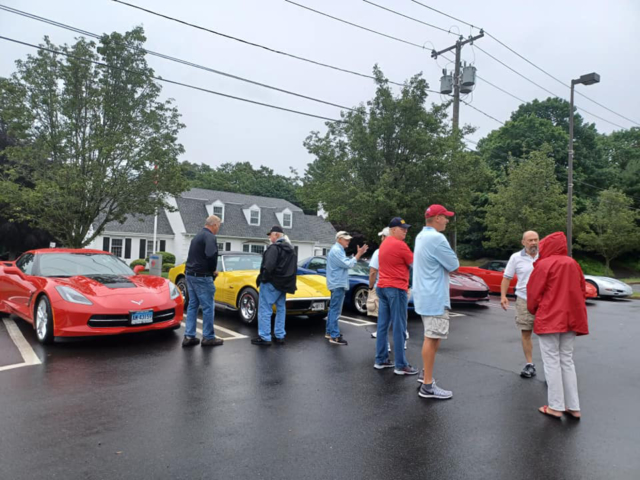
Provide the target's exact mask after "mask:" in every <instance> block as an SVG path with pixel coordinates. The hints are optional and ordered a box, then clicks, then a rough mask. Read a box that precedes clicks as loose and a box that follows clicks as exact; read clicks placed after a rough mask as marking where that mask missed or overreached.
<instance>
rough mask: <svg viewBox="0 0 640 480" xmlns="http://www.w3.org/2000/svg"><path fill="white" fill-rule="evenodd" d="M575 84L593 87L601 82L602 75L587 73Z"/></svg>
mask: <svg viewBox="0 0 640 480" xmlns="http://www.w3.org/2000/svg"><path fill="white" fill-rule="evenodd" d="M574 82H575V83H581V84H582V85H593V84H594V83H599V82H600V75H598V74H597V73H595V72H593V73H587V74H586V75H582V76H581V77H580V78H579V79H578V80H574Z"/></svg>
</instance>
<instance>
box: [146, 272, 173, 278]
mask: <svg viewBox="0 0 640 480" xmlns="http://www.w3.org/2000/svg"><path fill="white" fill-rule="evenodd" d="M140 275H149V270H143V271H141V272H140ZM162 278H169V272H162Z"/></svg>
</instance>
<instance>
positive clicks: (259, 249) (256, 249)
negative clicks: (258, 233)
mask: <svg viewBox="0 0 640 480" xmlns="http://www.w3.org/2000/svg"><path fill="white" fill-rule="evenodd" d="M266 248H267V247H266V246H265V245H257V244H249V243H245V244H244V245H242V251H243V252H247V253H260V254H262V253H264V251H265V250H266Z"/></svg>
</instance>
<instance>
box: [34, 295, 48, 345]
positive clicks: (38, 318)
mask: <svg viewBox="0 0 640 480" xmlns="http://www.w3.org/2000/svg"><path fill="white" fill-rule="evenodd" d="M35 313H36V314H35V322H34V323H33V326H34V327H35V329H36V336H37V337H38V341H39V342H40V343H42V344H43V345H48V344H50V343H53V313H52V312H51V303H50V302H49V299H48V298H47V297H46V296H45V295H43V296H42V297H40V299H39V300H38V303H37V304H36V312H35Z"/></svg>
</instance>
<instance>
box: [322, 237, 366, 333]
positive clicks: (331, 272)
mask: <svg viewBox="0 0 640 480" xmlns="http://www.w3.org/2000/svg"><path fill="white" fill-rule="evenodd" d="M351 238H352V237H351V235H349V234H348V233H347V232H344V231H341V232H338V233H336V243H335V245H333V247H331V250H329V254H328V255H327V288H328V289H329V291H330V292H331V301H330V302H329V314H328V315H327V332H326V334H325V338H328V339H329V343H332V344H334V345H347V341H346V340H345V339H344V338H343V337H342V335H341V334H340V328H339V327H338V319H339V318H340V314H341V313H342V304H343V303H344V296H345V293H346V292H347V290H349V269H350V268H352V267H353V266H354V265H355V264H356V262H357V261H358V260H360V257H361V256H362V255H363V254H364V253H365V252H366V251H367V249H368V248H369V247H368V245H366V244H365V245H362V246H361V247H358V251H357V253H356V256H355V257H352V258H347V255H346V254H345V252H344V250H345V248H347V247H348V246H349V242H350V241H351Z"/></svg>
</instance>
